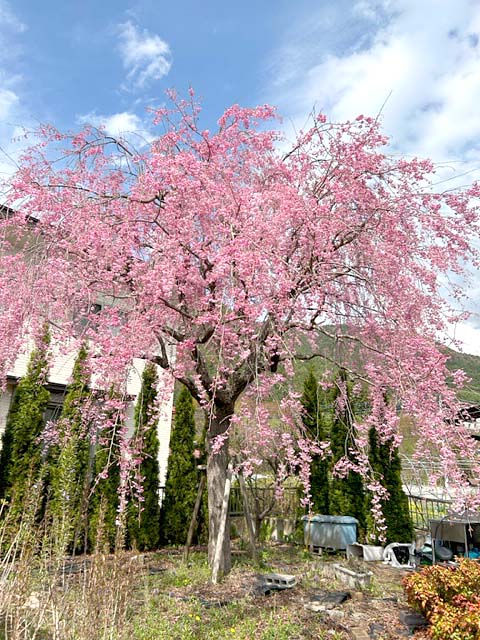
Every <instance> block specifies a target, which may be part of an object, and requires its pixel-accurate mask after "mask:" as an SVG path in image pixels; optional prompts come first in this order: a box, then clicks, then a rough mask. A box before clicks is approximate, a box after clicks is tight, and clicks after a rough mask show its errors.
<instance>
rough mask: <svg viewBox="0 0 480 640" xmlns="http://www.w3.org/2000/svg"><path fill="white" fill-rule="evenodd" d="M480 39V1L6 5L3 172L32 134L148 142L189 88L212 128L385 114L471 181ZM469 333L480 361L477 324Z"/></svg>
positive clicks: (453, 177) (412, 145) (31, 0)
mask: <svg viewBox="0 0 480 640" xmlns="http://www.w3.org/2000/svg"><path fill="white" fill-rule="evenodd" d="M479 39H480V2H479V1H478V0H296V1H295V2H293V1H292V0H275V2H274V1H273V0H257V2H253V1H251V0H244V1H243V2H242V3H236V4H235V5H233V4H231V3H225V2H218V1H217V0H212V1H208V0H205V1H204V2H193V0H191V1H184V0H183V1H177V2H171V1H170V2H161V1H159V0H156V1H154V0H139V1H137V2H134V3H133V2H129V1H127V0H115V1H114V0H96V1H93V0H83V1H81V0H77V1H74V0H62V1H60V0H44V1H43V2H39V1H37V0H10V1H9V0H0V147H1V150H2V153H0V174H3V175H4V176H6V175H8V174H9V173H11V172H12V170H13V168H14V166H15V157H16V155H17V154H18V152H19V150H20V149H21V147H22V145H24V144H25V143H24V141H23V140H18V139H17V137H18V136H19V135H20V134H21V132H22V130H23V127H26V128H27V129H30V128H34V127H35V126H36V125H37V124H38V123H39V122H53V123H54V124H55V125H57V126H58V127H59V128H62V129H63V128H75V127H78V126H79V124H81V123H82V122H86V121H90V122H92V123H94V124H99V123H103V124H105V125H106V126H107V128H108V129H109V130H110V131H111V132H112V133H115V134H118V133H121V132H124V131H130V130H145V131H148V132H149V133H151V126H150V123H149V118H148V115H147V113H146V111H145V108H146V107H147V106H149V105H155V104H159V103H161V102H162V101H163V97H164V91H165V90H166V89H167V88H170V87H174V88H176V89H177V90H178V91H179V92H180V93H182V92H186V90H187V89H188V87H189V86H190V85H191V86H192V87H193V88H194V89H195V92H196V93H197V94H198V95H200V96H202V98H203V102H204V118H205V124H206V126H209V127H211V126H212V124H213V122H214V121H215V120H216V119H217V118H218V116H219V115H220V114H221V113H222V111H223V110H224V109H225V108H226V107H227V106H229V105H231V104H233V103H237V102H238V103H241V104H244V105H254V104H258V103H264V102H270V103H272V104H276V105H278V107H279V110H280V113H281V114H282V115H283V116H284V126H285V128H286V130H287V132H289V133H291V132H292V130H293V129H296V128H300V127H302V126H303V125H304V124H305V121H306V118H307V116H308V114H309V113H310V111H311V110H312V108H315V109H316V110H317V111H324V112H326V113H327V115H329V116H330V117H332V118H334V119H339V120H343V119H347V118H353V117H355V116H356V115H358V114H359V113H365V114H368V115H377V114H378V113H379V112H380V110H382V118H383V124H384V128H385V130H386V132H387V133H388V134H389V135H390V136H391V138H392V145H393V149H394V151H396V152H399V153H402V154H405V155H420V156H428V157H431V158H432V159H433V160H435V161H436V162H438V163H440V164H441V170H440V178H441V179H445V180H448V181H449V184H451V185H452V186H453V185H457V184H465V183H467V182H468V181H469V180H471V179H472V176H477V177H478V175H479V172H478V169H479V168H480V41H479ZM477 281H478V282H480V279H479V278H477ZM472 292H473V297H474V299H475V302H476V300H477V299H478V298H480V284H478V286H473V287H472ZM461 332H462V336H463V337H464V339H465V342H466V346H467V348H468V350H469V351H471V352H473V351H475V352H477V353H480V319H479V317H478V315H474V316H473V317H472V319H471V320H470V322H469V323H468V325H464V326H463V327H461Z"/></svg>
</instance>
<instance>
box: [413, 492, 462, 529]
mask: <svg viewBox="0 0 480 640" xmlns="http://www.w3.org/2000/svg"><path fill="white" fill-rule="evenodd" d="M408 506H409V508H410V516H411V518H412V522H413V526H414V527H415V529H418V530H421V531H429V524H428V521H429V520H439V519H441V518H443V517H444V516H446V515H447V513H448V511H449V510H450V509H451V506H452V502H451V501H450V500H442V499H440V498H427V497H425V496H414V495H408Z"/></svg>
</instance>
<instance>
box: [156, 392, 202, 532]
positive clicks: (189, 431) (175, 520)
mask: <svg viewBox="0 0 480 640" xmlns="http://www.w3.org/2000/svg"><path fill="white" fill-rule="evenodd" d="M194 440H195V419H194V406H193V399H192V396H191V394H190V391H188V389H186V388H185V387H184V388H182V390H181V392H180V394H179V396H178V400H177V402H176V405H175V419H174V421H173V428H172V434H171V438H170V456H169V458H168V470H167V481H166V486H165V497H164V500H163V503H162V514H161V537H162V542H163V543H165V544H184V543H185V541H186V538H187V533H188V526H189V523H190V519H191V517H192V512H193V506H194V504H195V498H196V493H197V471H196V466H197V465H196V463H197V461H196V459H195V457H194V455H193V452H194Z"/></svg>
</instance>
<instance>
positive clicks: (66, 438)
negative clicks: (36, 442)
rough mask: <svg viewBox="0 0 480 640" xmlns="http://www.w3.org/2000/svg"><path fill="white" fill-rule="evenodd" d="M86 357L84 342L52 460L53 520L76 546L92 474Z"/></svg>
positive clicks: (80, 544)
mask: <svg viewBox="0 0 480 640" xmlns="http://www.w3.org/2000/svg"><path fill="white" fill-rule="evenodd" d="M87 357H88V351H87V348H86V346H85V345H82V347H81V348H80V350H79V352H78V355H77V358H76V360H75V364H74V367H73V373H72V382H71V383H70V384H69V385H68V388H67V393H66V395H65V399H64V403H63V408H62V412H61V415H60V419H59V421H58V423H57V424H58V432H59V444H58V446H56V447H53V449H52V451H51V454H50V463H49V469H50V483H51V494H52V495H51V503H50V504H51V512H52V515H53V520H54V524H56V529H57V530H59V533H58V535H63V537H64V541H65V544H70V543H72V542H73V545H74V547H75V548H83V547H84V546H85V534H86V532H85V527H86V515H87V513H86V512H87V501H88V494H89V491H90V481H91V475H92V469H91V466H92V465H91V460H90V453H91V441H90V433H89V424H88V420H87V418H88V404H89V402H90V401H91V395H90V391H89V388H88V385H89V383H90V372H89V370H88V367H87ZM67 530H68V531H67ZM60 531H61V532H62V533H60ZM67 538H68V541H67Z"/></svg>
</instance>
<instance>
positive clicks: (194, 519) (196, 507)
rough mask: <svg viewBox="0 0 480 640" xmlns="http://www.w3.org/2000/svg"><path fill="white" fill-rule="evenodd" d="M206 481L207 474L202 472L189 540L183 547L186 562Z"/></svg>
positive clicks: (189, 530)
mask: <svg viewBox="0 0 480 640" xmlns="http://www.w3.org/2000/svg"><path fill="white" fill-rule="evenodd" d="M206 483H207V476H206V475H205V473H202V475H201V476H200V483H199V485H198V491H197V499H196V500H195V506H194V507H193V513H192V519H191V520H190V526H189V527H188V534H187V541H186V543H185V547H184V548H183V560H184V562H186V561H187V560H188V554H189V551H190V547H191V546H192V539H193V534H194V531H195V525H196V524H197V518H198V512H199V511H200V505H201V504H202V496H203V491H204V489H205V485H206Z"/></svg>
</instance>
